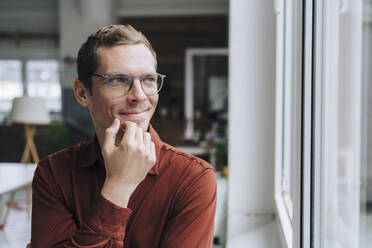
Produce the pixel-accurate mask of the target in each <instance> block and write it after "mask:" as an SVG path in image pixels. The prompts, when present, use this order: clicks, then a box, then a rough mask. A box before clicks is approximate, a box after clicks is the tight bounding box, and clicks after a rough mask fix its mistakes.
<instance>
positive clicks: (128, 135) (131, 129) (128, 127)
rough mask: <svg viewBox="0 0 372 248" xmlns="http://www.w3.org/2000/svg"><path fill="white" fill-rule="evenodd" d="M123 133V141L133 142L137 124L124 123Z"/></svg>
mask: <svg viewBox="0 0 372 248" xmlns="http://www.w3.org/2000/svg"><path fill="white" fill-rule="evenodd" d="M124 127H125V133H124V138H123V140H126V141H129V140H133V139H134V136H135V134H136V129H137V124H136V123H134V122H131V121H125V122H124Z"/></svg>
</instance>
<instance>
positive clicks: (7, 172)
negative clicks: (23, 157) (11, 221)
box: [0, 163, 36, 229]
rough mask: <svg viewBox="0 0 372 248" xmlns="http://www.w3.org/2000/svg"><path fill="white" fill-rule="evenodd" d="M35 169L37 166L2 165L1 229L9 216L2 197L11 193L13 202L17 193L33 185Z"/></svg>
mask: <svg viewBox="0 0 372 248" xmlns="http://www.w3.org/2000/svg"><path fill="white" fill-rule="evenodd" d="M35 169H36V165H35V164H21V163H0V229H1V227H4V225H5V223H6V220H7V217H8V214H9V208H7V209H6V211H5V207H4V206H5V202H4V201H2V200H1V198H2V196H3V195H5V194H7V193H11V199H10V202H12V201H13V198H14V193H15V192H16V191H18V190H20V189H22V188H26V187H29V186H30V185H31V183H32V179H33V177H34V172H35ZM27 204H30V202H28V203H27Z"/></svg>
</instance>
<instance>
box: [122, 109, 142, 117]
mask: <svg viewBox="0 0 372 248" xmlns="http://www.w3.org/2000/svg"><path fill="white" fill-rule="evenodd" d="M147 111H148V110H147V109H146V110H142V111H128V112H120V114H121V115H124V116H125V117H129V118H130V117H141V116H143V115H144V114H146V112H147Z"/></svg>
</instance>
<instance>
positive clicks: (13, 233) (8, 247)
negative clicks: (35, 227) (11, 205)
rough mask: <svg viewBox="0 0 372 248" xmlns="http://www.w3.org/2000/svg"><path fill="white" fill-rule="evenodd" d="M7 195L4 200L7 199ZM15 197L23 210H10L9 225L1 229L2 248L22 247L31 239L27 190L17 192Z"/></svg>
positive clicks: (0, 240) (0, 246)
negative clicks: (27, 209)
mask: <svg viewBox="0 0 372 248" xmlns="http://www.w3.org/2000/svg"><path fill="white" fill-rule="evenodd" d="M7 197H8V196H5V197H4V198H3V199H2V200H4V201H5V200H7ZM15 199H16V201H17V203H18V204H19V206H20V207H21V208H23V210H16V209H12V211H10V213H9V217H8V223H7V225H6V226H5V228H4V229H3V230H0V248H22V247H26V245H27V244H28V243H29V241H30V237H31V219H30V217H29V216H28V215H27V211H26V197H25V191H24V190H21V191H19V192H17V194H16V196H15Z"/></svg>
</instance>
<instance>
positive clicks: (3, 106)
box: [0, 60, 23, 119]
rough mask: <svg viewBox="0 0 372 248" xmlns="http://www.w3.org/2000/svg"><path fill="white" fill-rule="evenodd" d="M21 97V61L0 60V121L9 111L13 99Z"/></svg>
mask: <svg viewBox="0 0 372 248" xmlns="http://www.w3.org/2000/svg"><path fill="white" fill-rule="evenodd" d="M22 95H23V85H22V63H21V61H19V60H0V119H2V118H3V117H4V116H5V115H6V114H7V113H8V112H9V111H10V110H11V108H12V100H13V98H14V97H19V96H22Z"/></svg>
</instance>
